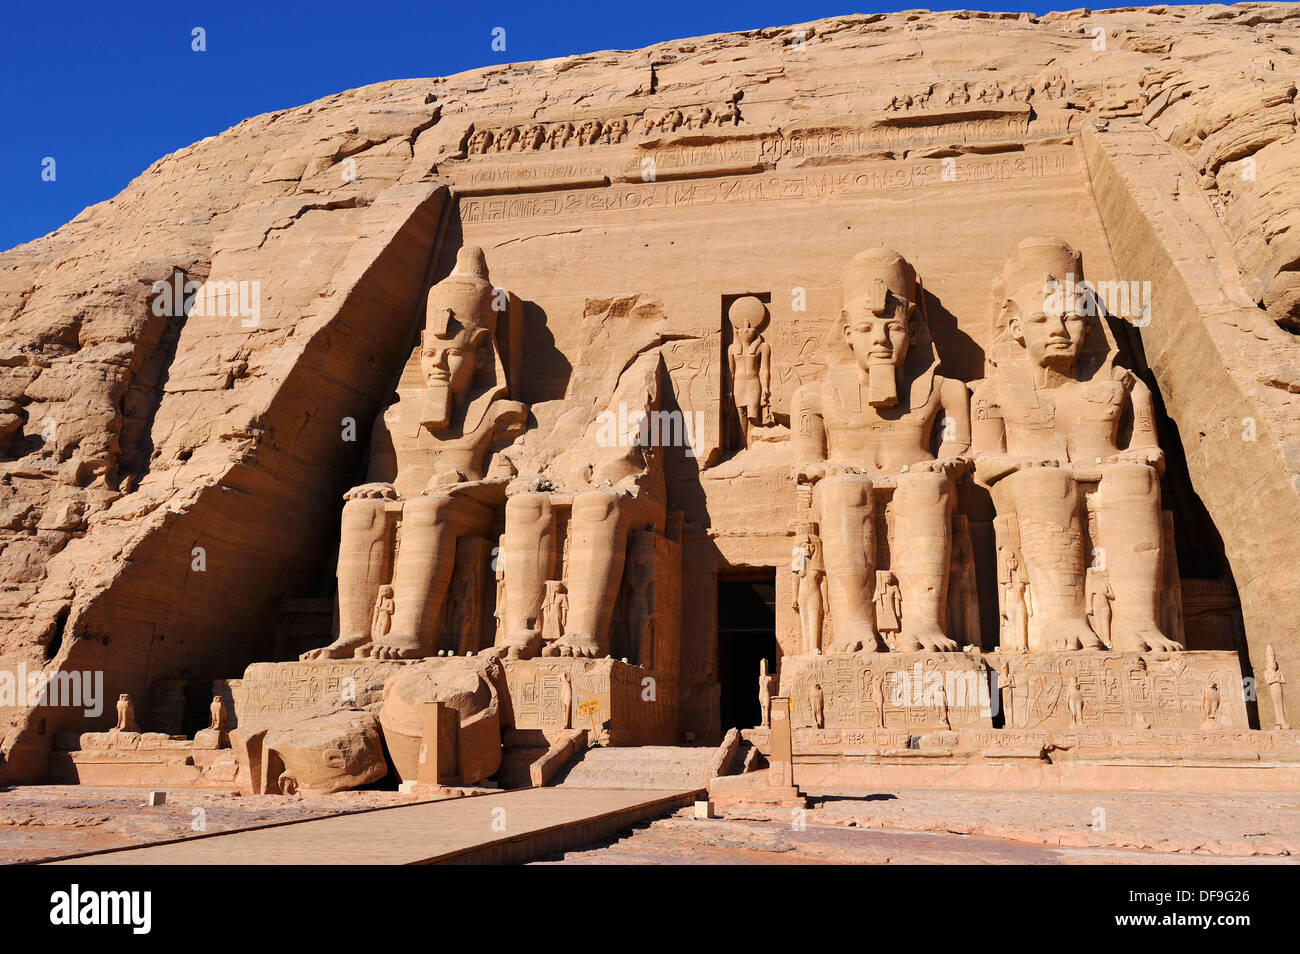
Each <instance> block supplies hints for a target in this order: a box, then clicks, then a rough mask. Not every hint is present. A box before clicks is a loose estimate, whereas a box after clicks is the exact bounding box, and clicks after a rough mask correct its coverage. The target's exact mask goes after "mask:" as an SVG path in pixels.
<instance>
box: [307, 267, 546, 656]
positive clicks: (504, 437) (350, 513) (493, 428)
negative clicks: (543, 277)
mask: <svg viewBox="0 0 1300 954" xmlns="http://www.w3.org/2000/svg"><path fill="white" fill-rule="evenodd" d="M506 301H507V296H506V295H505V293H504V291H503V290H501V289H494V288H493V286H492V284H491V282H490V281H489V280H488V274H487V265H486V262H485V261H484V258H483V252H482V250H481V249H479V248H477V247H474V246H466V247H465V248H462V249H461V250H460V253H459V254H458V256H457V258H456V267H455V269H454V270H453V271H452V273H451V274H450V275H448V276H447V277H446V278H445V279H443V280H442V281H441V282H439V283H438V284H436V285H434V286H433V287H432V288H430V289H429V294H428V298H427V301H426V310H425V324H424V331H423V334H422V335H421V340H420V344H419V346H418V352H419V366H420V375H421V380H420V381H419V382H418V386H415V387H407V386H403V385H399V387H398V394H397V396H398V400H397V401H396V402H394V403H393V404H391V405H390V406H389V407H388V408H387V409H386V410H384V411H383V413H382V414H381V416H380V417H379V419H378V420H377V421H376V422H375V428H374V432H373V435H372V438H371V457H370V465H369V478H370V479H369V481H368V482H367V483H365V484H362V485H361V486H359V487H354V488H353V489H351V490H349V491H348V492H347V493H346V494H345V495H344V499H345V500H346V501H347V502H346V503H345V504H344V507H343V517H342V527H341V539H340V542H339V562H338V585H339V636H338V639H336V640H335V641H334V642H333V643H331V644H330V645H329V646H326V647H324V648H321V649H315V650H312V651H310V652H308V653H304V654H303V659H316V658H340V657H345V656H352V655H353V654H355V655H357V656H371V657H374V658H379V659H411V658H417V657H421V656H427V655H430V654H431V653H432V652H433V651H434V639H435V634H436V632H437V628H438V623H439V619H440V617H441V615H442V609H443V603H444V601H445V599H446V595H447V590H448V585H449V584H450V582H451V575H452V570H453V567H454V563H455V554H456V543H457V540H458V539H459V538H460V537H462V536H464V535H468V534H474V535H482V536H487V535H489V534H490V533H491V531H492V528H493V524H494V514H493V505H494V504H499V503H500V502H501V500H503V499H504V491H505V483H506V481H507V480H508V479H509V477H510V476H511V474H510V471H509V469H508V467H503V466H497V467H495V468H494V466H493V464H494V461H495V462H499V463H500V464H502V465H503V464H504V460H503V459H501V458H499V457H497V456H496V455H495V454H494V451H497V450H499V449H501V448H502V447H504V446H506V445H508V444H509V443H510V442H511V441H513V440H514V438H515V437H516V436H517V435H519V434H521V433H522V432H523V430H524V427H525V422H526V420H527V416H528V409H527V408H526V407H525V406H524V405H523V404H521V403H519V402H518V401H512V400H510V398H509V395H508V394H507V387H506V377H505V372H504V368H503V366H502V363H501V357H500V354H499V352H498V349H497V345H496V334H497V318H498V316H499V315H500V314H501V313H502V312H504V311H505V310H506ZM397 534H400V549H399V552H398V553H397V555H396V559H394V550H395V549H397V546H396V543H397V541H396V535H397ZM390 584H391V606H392V610H391V618H390V619H388V621H387V623H388V625H387V631H386V632H383V631H382V629H381V628H378V627H373V626H372V611H373V609H374V607H375V605H376V598H377V597H378V595H379V593H380V588H381V587H387V586H389V585H390Z"/></svg>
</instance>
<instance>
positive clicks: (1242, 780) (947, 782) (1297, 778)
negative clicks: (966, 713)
mask: <svg viewBox="0 0 1300 954" xmlns="http://www.w3.org/2000/svg"><path fill="white" fill-rule="evenodd" d="M743 735H744V737H745V739H746V740H748V741H749V742H750V743H751V744H753V745H754V746H755V747H756V748H758V749H759V751H761V752H763V753H764V754H765V755H767V754H770V751H771V749H770V735H769V730H767V729H747V730H745V732H744V733H743ZM794 782H795V784H796V785H798V786H799V789H800V790H801V791H803V792H804V793H806V794H809V795H833V794H843V795H864V794H871V793H874V792H881V791H888V790H890V789H899V788H914V789H927V788H928V789H959V790H969V791H986V792H987V791H997V790H999V789H1002V790H1040V789H1046V790H1049V791H1050V790H1055V791H1063V792H1065V791H1070V792H1082V791H1142V792H1216V791H1239V792H1268V791H1300V732H1289V731H1264V732H1261V731H1258V730H1251V729H1232V730H1225V729H1088V728H1083V729H1068V728H1067V729H1013V730H1004V729H959V730H955V731H945V730H939V731H931V732H925V733H921V734H916V733H910V732H907V731H905V730H890V729H883V730H882V729H813V728H808V727H803V728H796V729H795V731H794Z"/></svg>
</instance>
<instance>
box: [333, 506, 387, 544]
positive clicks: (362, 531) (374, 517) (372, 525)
mask: <svg viewBox="0 0 1300 954" xmlns="http://www.w3.org/2000/svg"><path fill="white" fill-rule="evenodd" d="M384 504H385V501H383V500H371V499H367V498H362V499H358V500H349V501H348V502H347V503H345V504H344V505H343V516H342V518H341V520H340V528H341V530H342V534H343V536H349V535H362V536H370V535H372V534H377V533H380V532H381V531H382V530H383V528H384V523H385V513H384V510H385V507H384Z"/></svg>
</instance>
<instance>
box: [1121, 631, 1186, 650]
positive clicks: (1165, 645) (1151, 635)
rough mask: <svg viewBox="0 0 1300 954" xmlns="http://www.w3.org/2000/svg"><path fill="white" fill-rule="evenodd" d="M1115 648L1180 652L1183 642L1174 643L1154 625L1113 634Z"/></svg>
mask: <svg viewBox="0 0 1300 954" xmlns="http://www.w3.org/2000/svg"><path fill="white" fill-rule="evenodd" d="M1115 648H1116V649H1117V650H1119V651H1120V652H1124V653H1140V652H1153V653H1180V652H1182V651H1183V644H1182V643H1176V642H1174V641H1173V640H1172V639H1170V638H1169V637H1168V636H1166V635H1165V634H1164V633H1162V632H1160V630H1158V629H1156V628H1155V627H1153V626H1152V627H1146V628H1138V629H1133V630H1131V631H1129V632H1126V633H1116V634H1115Z"/></svg>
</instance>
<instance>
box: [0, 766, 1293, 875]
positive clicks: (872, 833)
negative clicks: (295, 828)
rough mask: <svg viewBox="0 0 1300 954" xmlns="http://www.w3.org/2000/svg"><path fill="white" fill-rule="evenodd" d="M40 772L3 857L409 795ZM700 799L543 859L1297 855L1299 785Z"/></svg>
mask: <svg viewBox="0 0 1300 954" xmlns="http://www.w3.org/2000/svg"><path fill="white" fill-rule="evenodd" d="M147 794H148V793H147V792H145V791H143V790H140V789H123V788H89V787H80V786H56V785H41V786H28V787H15V788H10V789H2V790H0V863H2V864H12V863H14V862H19V861H34V860H40V859H47V858H53V857H59V856H66V855H69V854H75V853H80V852H86V851H95V850H102V849H106V848H118V847H125V846H129V845H142V844H149V843H151V842H158V841H170V840H174V839H177V838H188V837H192V836H194V835H196V834H200V833H202V832H203V831H207V832H216V831H231V830H234V829H238V828H248V827H256V826H261V825H267V824H275V823H279V822H287V821H296V820H301V819H307V818H317V817H320V816H322V815H329V814H336V813H339V812H349V811H360V810H365V809H370V808H379V807H384V806H389V805H403V804H409V802H410V800H411V799H410V797H409V796H404V795H400V794H398V793H397V792H380V791H371V792H341V793H339V794H336V795H324V796H311V797H289V796H258V797H255V798H240V797H239V796H236V795H231V794H228V793H224V792H202V791H184V790H173V791H170V792H168V795H167V802H166V804H164V805H161V806H157V807H147V806H146V805H145V804H144V803H145V801H146V799H147ZM720 814H721V815H722V816H723V817H721V818H718V819H711V820H707V821H704V820H696V819H695V818H693V817H692V812H691V810H690V809H683V810H682V811H679V812H676V813H674V814H673V815H669V816H666V817H665V818H661V819H658V820H656V821H653V822H649V823H646V824H643V825H640V826H638V827H637V828H635V829H633V830H632V831H630V832H627V833H625V834H624V835H623V836H622V837H619V838H617V839H613V840H611V841H609V842H606V843H604V844H600V845H595V846H593V847H591V848H589V849H586V850H583V851H576V852H569V853H568V854H566V855H564V856H563V857H562V858H554V859H548V861H547V862H545V863H564V864H691V863H705V864H818V863H852V864H890V863H895V864H897V863H908V864H927V863H934V864H942V863H964V864H970V863H993V864H999V863H1004V864H1008V863H1009V864H1035V863H1037V864H1079V863H1084V864H1089V863H1091V864H1095V863H1106V864H1116V863H1129V862H1133V863H1152V862H1169V863H1189V862H1190V863H1195V862H1209V863H1213V862H1216V861H1232V862H1241V861H1250V862H1258V863H1275V864H1276V863H1282V864H1287V863H1291V862H1293V860H1294V859H1296V858H1300V795H1288V794H1282V795H1278V794H1272V795H1264V794H1222V795H1151V796H1144V795H1141V794H1132V793H1124V794H1104V795H1102V794H1093V795H1063V794H1055V793H1054V794H1042V793H1030V792H1004V793H998V794H979V793H971V792H934V791H897V792H891V793H884V794H879V795H872V796H868V797H865V798H847V797H846V798H818V799H812V800H811V801H810V803H809V808H808V809H807V811H806V813H805V814H804V815H802V816H796V815H794V814H792V810H791V809H788V808H785V809H759V808H728V809H722V810H721V811H720Z"/></svg>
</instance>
